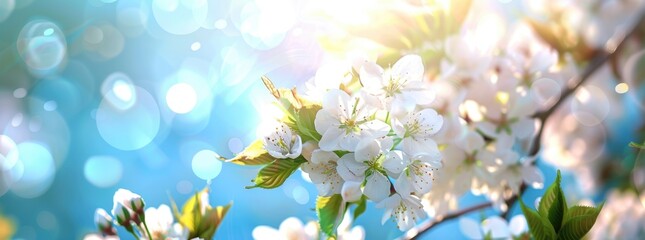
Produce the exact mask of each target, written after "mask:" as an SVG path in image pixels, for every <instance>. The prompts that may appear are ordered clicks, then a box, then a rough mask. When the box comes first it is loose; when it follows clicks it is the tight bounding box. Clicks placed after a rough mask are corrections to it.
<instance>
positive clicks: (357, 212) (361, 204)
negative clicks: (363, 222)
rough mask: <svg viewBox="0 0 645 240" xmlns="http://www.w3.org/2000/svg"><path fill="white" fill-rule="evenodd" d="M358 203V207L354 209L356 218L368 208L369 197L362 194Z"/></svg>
mask: <svg viewBox="0 0 645 240" xmlns="http://www.w3.org/2000/svg"><path fill="white" fill-rule="evenodd" d="M356 204H357V205H356V209H354V220H356V219H357V218H358V217H359V216H361V215H362V214H363V213H364V212H365V209H366V208H367V197H365V195H363V196H361V200H359V201H358V202H357V203H356Z"/></svg>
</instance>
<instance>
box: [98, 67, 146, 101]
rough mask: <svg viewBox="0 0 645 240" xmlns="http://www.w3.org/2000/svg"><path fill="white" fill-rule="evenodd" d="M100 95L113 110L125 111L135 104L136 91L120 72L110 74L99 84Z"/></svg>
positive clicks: (127, 78) (128, 79) (126, 77)
mask: <svg viewBox="0 0 645 240" xmlns="http://www.w3.org/2000/svg"><path fill="white" fill-rule="evenodd" d="M101 94H102V95H103V97H104V100H106V101H107V102H108V103H110V104H111V105H112V106H114V107H115V108H118V109H121V110H126V109H128V108H130V107H132V106H133V105H134V103H135V102H136V97H137V96H136V91H135V89H134V84H132V80H130V77H128V76H127V75H125V74H124V73H121V72H115V73H112V74H110V75H109V76H108V77H107V78H105V81H103V84H101Z"/></svg>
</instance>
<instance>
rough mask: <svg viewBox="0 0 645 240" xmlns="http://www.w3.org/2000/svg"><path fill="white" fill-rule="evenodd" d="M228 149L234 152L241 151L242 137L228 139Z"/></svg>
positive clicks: (242, 147) (242, 145) (242, 146)
mask: <svg viewBox="0 0 645 240" xmlns="http://www.w3.org/2000/svg"><path fill="white" fill-rule="evenodd" d="M228 149H229V150H230V151H231V152H232V153H234V154H237V153H239V152H242V150H243V149H244V143H243V142H242V139H239V138H231V139H229V140H228Z"/></svg>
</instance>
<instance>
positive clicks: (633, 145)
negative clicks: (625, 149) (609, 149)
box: [629, 142, 645, 150]
mask: <svg viewBox="0 0 645 240" xmlns="http://www.w3.org/2000/svg"><path fill="white" fill-rule="evenodd" d="M629 146H630V147H633V148H636V149H640V150H645V143H643V144H638V143H635V142H630V143H629Z"/></svg>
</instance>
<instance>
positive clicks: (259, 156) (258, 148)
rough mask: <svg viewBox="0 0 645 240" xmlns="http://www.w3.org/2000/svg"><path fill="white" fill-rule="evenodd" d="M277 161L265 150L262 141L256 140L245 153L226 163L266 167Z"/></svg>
mask: <svg viewBox="0 0 645 240" xmlns="http://www.w3.org/2000/svg"><path fill="white" fill-rule="evenodd" d="M274 160H275V158H274V157H272V156H271V155H270V154H269V153H268V152H267V150H266V149H265V148H264V143H263V142H262V140H255V141H254V142H253V143H252V144H251V145H249V146H248V147H246V148H245V149H244V151H242V152H241V153H240V154H238V155H237V156H235V157H234V158H232V159H230V160H226V162H230V163H235V164H237V165H264V164H268V163H270V162H273V161H274Z"/></svg>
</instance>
